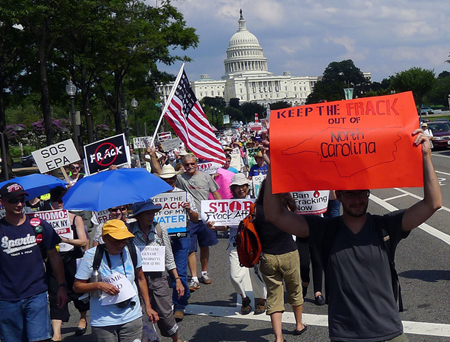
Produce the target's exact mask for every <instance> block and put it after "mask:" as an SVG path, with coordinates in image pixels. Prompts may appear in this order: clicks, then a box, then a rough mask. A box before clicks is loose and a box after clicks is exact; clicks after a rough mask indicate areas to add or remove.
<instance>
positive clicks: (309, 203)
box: [291, 190, 330, 215]
mask: <svg viewBox="0 0 450 342" xmlns="http://www.w3.org/2000/svg"><path fill="white" fill-rule="evenodd" d="M291 195H292V198H294V201H295V205H296V206H297V210H296V211H295V213H296V214H299V215H320V214H323V213H325V212H326V211H327V207H328V200H329V199H330V190H325V191H318V190H315V191H300V192H292V193H291Z"/></svg>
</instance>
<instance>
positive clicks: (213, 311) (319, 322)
mask: <svg viewBox="0 0 450 342" xmlns="http://www.w3.org/2000/svg"><path fill="white" fill-rule="evenodd" d="M239 310H240V309H239V307H225V306H209V305H197V304H189V305H188V306H187V307H186V312H185V314H186V315H199V316H213V317H224V318H237V319H241V320H242V319H246V320H253V321H265V322H270V316H269V315H266V314H261V315H254V314H253V313H250V314H248V315H245V316H243V315H241V314H239V313H238V311H239ZM302 320H303V322H304V323H305V324H307V325H315V326H320V327H327V326H328V315H315V314H306V313H303V315H302ZM283 323H292V324H295V317H294V313H293V312H284V313H283ZM402 323H403V328H404V332H405V333H407V334H414V335H426V336H441V337H450V324H439V323H424V322H413V321H402Z"/></svg>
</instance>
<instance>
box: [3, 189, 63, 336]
mask: <svg viewBox="0 0 450 342" xmlns="http://www.w3.org/2000/svg"><path fill="white" fill-rule="evenodd" d="M25 196H28V194H27V193H26V192H25V191H24V189H23V187H22V186H21V185H20V184H18V183H14V182H10V183H7V184H5V185H4V186H2V187H1V188H0V204H1V205H2V206H3V208H4V209H5V217H4V218H2V219H1V220H0V225H1V229H0V241H2V244H1V249H2V250H1V253H0V279H1V286H0V340H1V341H2V342H17V341H44V340H48V339H50V338H51V325H50V315H49V310H48V305H47V304H48V303H47V288H48V285H47V280H46V276H45V267H44V261H43V257H46V258H48V260H49V264H50V265H51V267H52V269H53V272H54V274H55V278H56V279H57V282H58V287H59V288H58V293H57V300H56V303H57V305H58V307H59V308H63V307H64V306H65V305H66V303H67V294H66V289H67V284H66V281H65V278H64V269H63V263H62V260H61V256H60V255H59V253H58V251H57V250H56V245H57V244H58V243H60V242H61V239H60V238H59V236H58V235H57V234H56V232H55V230H54V229H53V227H52V226H51V225H50V224H48V223H47V222H45V221H43V220H40V219H38V218H33V219H30V218H29V217H27V216H26V215H24V213H23V208H24V203H25ZM43 254H45V255H43Z"/></svg>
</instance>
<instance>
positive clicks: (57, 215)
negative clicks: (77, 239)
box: [26, 210, 74, 252]
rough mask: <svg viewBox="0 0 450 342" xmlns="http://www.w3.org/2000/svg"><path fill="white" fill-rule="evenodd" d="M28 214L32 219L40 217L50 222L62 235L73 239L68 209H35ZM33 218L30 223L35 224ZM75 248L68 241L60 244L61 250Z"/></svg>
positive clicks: (65, 250)
mask: <svg viewBox="0 0 450 342" xmlns="http://www.w3.org/2000/svg"><path fill="white" fill-rule="evenodd" d="M26 215H27V216H28V217H30V218H31V220H33V218H38V219H41V220H44V221H46V222H48V223H49V224H50V225H51V226H52V227H53V229H54V230H55V231H56V233H57V234H58V235H59V236H60V237H65V238H67V239H73V232H72V228H71V225H70V219H69V212H68V211H67V210H49V211H35V212H32V213H29V214H26ZM31 220H30V224H31V225H33V222H32V221H31ZM37 225H39V224H37ZM73 248H74V247H73V246H72V245H69V244H68V243H63V242H61V243H60V244H59V251H60V252H67V251H71V250H73Z"/></svg>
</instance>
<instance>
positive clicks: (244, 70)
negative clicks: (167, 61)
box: [158, 10, 319, 106]
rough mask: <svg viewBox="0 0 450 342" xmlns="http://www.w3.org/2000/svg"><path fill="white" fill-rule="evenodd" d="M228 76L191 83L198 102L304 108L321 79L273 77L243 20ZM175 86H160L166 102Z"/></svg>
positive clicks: (231, 51) (233, 44)
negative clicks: (234, 101)
mask: <svg viewBox="0 0 450 342" xmlns="http://www.w3.org/2000/svg"><path fill="white" fill-rule="evenodd" d="M224 66H225V75H224V76H222V79H221V80H213V79H211V78H209V76H208V75H206V74H205V75H202V76H201V79H200V80H197V81H193V82H191V86H192V89H193V91H194V93H195V96H196V97H197V99H198V100H201V99H202V98H204V97H206V96H209V97H216V96H220V97H223V98H224V99H225V101H226V102H227V103H229V101H230V99H232V98H238V99H239V100H240V102H249V101H252V102H257V103H260V104H268V103H273V102H278V101H285V102H288V103H290V104H291V106H299V105H303V104H305V101H306V98H307V97H308V95H309V94H310V93H311V92H312V90H313V88H314V85H315V84H316V82H317V80H318V79H319V77H317V76H292V75H291V74H290V72H289V71H285V72H283V75H282V76H274V75H273V74H272V73H271V72H269V70H268V67H267V58H265V57H264V54H263V49H262V47H261V45H259V41H258V39H257V38H256V37H255V35H254V34H252V33H251V32H250V31H248V30H247V26H246V22H245V19H244V16H243V15H242V10H241V15H240V18H239V29H238V31H237V32H236V33H235V34H234V35H233V36H232V37H231V39H230V43H229V46H228V49H227V58H226V59H225V61H224ZM172 86H173V83H169V84H166V85H160V86H159V87H158V91H159V93H160V95H161V98H162V100H163V101H164V102H166V101H167V98H168V96H169V94H170V90H171V89H172Z"/></svg>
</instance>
